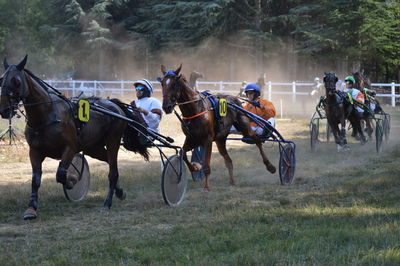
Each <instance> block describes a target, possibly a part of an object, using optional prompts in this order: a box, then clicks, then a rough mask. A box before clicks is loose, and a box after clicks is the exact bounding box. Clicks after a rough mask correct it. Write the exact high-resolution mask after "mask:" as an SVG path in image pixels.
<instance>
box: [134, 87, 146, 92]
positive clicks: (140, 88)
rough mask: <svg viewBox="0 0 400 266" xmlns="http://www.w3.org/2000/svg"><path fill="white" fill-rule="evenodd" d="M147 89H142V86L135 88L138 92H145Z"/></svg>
mask: <svg viewBox="0 0 400 266" xmlns="http://www.w3.org/2000/svg"><path fill="white" fill-rule="evenodd" d="M145 89H146V88H145V87H142V86H139V87H136V88H135V90H137V91H144V90H145Z"/></svg>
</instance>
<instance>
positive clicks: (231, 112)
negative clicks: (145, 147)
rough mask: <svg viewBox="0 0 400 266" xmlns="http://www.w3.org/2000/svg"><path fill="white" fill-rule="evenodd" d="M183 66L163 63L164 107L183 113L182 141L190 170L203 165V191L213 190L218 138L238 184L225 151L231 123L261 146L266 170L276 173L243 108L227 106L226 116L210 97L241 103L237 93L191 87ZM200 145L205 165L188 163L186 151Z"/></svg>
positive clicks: (197, 169) (231, 173)
mask: <svg viewBox="0 0 400 266" xmlns="http://www.w3.org/2000/svg"><path fill="white" fill-rule="evenodd" d="M181 68H182V65H181V66H180V67H178V68H177V69H176V70H168V71H167V69H166V68H165V66H163V65H162V66H161V72H162V73H163V78H162V79H161V81H160V82H161V85H162V94H163V109H164V111H165V112H166V113H167V114H169V113H171V112H172V111H173V110H174V107H175V106H176V105H178V106H179V109H180V111H181V113H182V121H183V122H182V130H183V132H184V134H185V135H186V139H185V142H184V144H183V152H184V155H183V159H184V161H185V163H186V165H187V166H188V167H189V170H190V171H199V170H200V169H201V167H203V169H204V173H205V185H204V190H205V191H208V190H209V189H210V181H209V178H210V173H211V168H210V160H211V152H212V143H213V142H214V141H215V143H216V144H217V148H218V151H219V153H220V154H221V155H222V157H223V158H224V161H225V166H226V167H227V169H228V172H229V184H230V185H231V186H234V185H235V181H234V179H233V164H232V159H231V158H230V156H229V154H228V152H227V150H226V139H227V137H228V135H229V132H230V129H231V127H232V125H234V126H235V128H236V129H238V130H239V131H240V132H241V133H242V134H243V136H244V137H245V138H251V139H252V140H253V141H254V143H255V144H256V146H257V147H258V149H259V151H260V154H261V156H262V159H263V163H264V165H265V166H266V168H267V170H268V171H269V172H271V173H275V171H276V168H275V166H273V165H272V164H271V163H270V161H269V160H268V158H267V156H266V154H265V153H264V150H263V147H262V142H261V140H260V138H259V137H258V136H257V135H256V134H255V133H254V132H253V131H252V130H251V128H250V121H249V118H248V117H247V116H245V115H244V114H243V113H242V112H241V111H238V110H235V109H233V108H229V107H228V108H227V114H226V116H219V115H218V114H215V112H216V110H215V107H214V106H213V104H212V102H211V101H210V99H209V98H213V100H214V102H218V101H219V100H220V99H226V100H227V101H228V102H231V103H234V104H236V105H238V106H241V102H240V101H239V100H238V99H237V98H236V97H234V96H230V95H224V94H217V95H208V96H205V95H203V94H201V93H198V92H196V91H195V90H193V89H191V88H190V87H189V85H188V83H187V81H186V79H185V77H184V76H183V75H181V74H180V71H181ZM198 146H203V147H204V150H205V160H204V163H203V165H202V166H200V165H199V164H197V163H191V162H189V160H188V158H187V156H186V152H187V151H190V150H192V149H194V148H196V147H198Z"/></svg>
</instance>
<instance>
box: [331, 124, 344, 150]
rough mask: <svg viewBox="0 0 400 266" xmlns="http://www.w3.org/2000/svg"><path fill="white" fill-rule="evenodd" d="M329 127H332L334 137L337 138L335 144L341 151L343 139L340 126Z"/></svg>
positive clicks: (332, 125)
mask: <svg viewBox="0 0 400 266" xmlns="http://www.w3.org/2000/svg"><path fill="white" fill-rule="evenodd" d="M328 122H329V121H328ZM329 125H331V129H332V133H333V137H334V138H335V143H336V144H337V149H338V151H339V150H340V147H341V146H342V139H341V136H340V133H339V125H338V124H336V123H329Z"/></svg>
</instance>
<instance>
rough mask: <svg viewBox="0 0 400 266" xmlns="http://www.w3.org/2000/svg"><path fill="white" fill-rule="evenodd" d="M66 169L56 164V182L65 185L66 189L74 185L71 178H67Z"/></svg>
mask: <svg viewBox="0 0 400 266" xmlns="http://www.w3.org/2000/svg"><path fill="white" fill-rule="evenodd" d="M67 173H68V169H67V168H65V167H62V166H58V169H57V174H56V180H57V182H58V183H61V184H63V185H65V186H66V187H67V189H71V188H73V187H74V184H73V183H72V181H71V180H67Z"/></svg>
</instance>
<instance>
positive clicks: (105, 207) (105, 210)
mask: <svg viewBox="0 0 400 266" xmlns="http://www.w3.org/2000/svg"><path fill="white" fill-rule="evenodd" d="M100 212H103V213H108V212H110V207H107V206H103V207H102V208H101V209H100Z"/></svg>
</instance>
